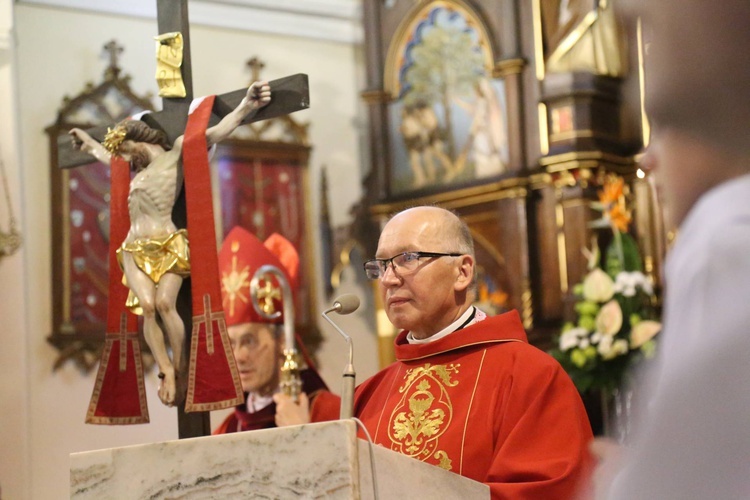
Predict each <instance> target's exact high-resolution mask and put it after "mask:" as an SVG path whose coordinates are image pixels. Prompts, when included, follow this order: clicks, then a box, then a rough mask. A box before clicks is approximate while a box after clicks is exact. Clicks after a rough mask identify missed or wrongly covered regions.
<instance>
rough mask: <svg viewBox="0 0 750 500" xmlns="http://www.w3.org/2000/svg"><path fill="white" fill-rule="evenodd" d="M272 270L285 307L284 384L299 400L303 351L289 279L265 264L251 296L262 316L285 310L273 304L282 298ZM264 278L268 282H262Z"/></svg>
mask: <svg viewBox="0 0 750 500" xmlns="http://www.w3.org/2000/svg"><path fill="white" fill-rule="evenodd" d="M269 274H272V275H273V276H275V277H276V280H277V281H278V282H279V286H280V287H281V300H282V302H283V311H284V365H283V366H282V367H281V382H280V386H281V390H282V391H283V392H284V394H286V395H287V396H291V397H292V399H293V400H294V401H295V402H297V400H298V399H299V394H300V392H301V391H302V380H301V379H300V375H299V372H300V368H299V361H298V359H299V355H298V353H297V347H296V346H295V344H294V300H293V298H292V289H291V287H290V286H289V282H288V281H287V279H286V277H285V276H284V274H283V273H282V272H281V270H279V268H277V267H276V266H271V265H265V266H261V267H260V268H258V270H257V271H255V274H254V275H253V279H252V280H250V296H251V297H252V302H253V307H254V308H255V310H256V311H257V313H258V314H260V315H261V316H262V317H264V318H266V319H276V318H278V317H279V316H280V315H281V311H277V310H275V308H274V306H273V299H278V298H279V291H278V289H274V287H273V284H272V283H271V280H270V278H269V276H268V275H269ZM261 282H264V284H263V285H262V286H261ZM261 301H262V303H261Z"/></svg>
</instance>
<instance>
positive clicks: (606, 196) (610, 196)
mask: <svg viewBox="0 0 750 500" xmlns="http://www.w3.org/2000/svg"><path fill="white" fill-rule="evenodd" d="M624 185H625V180H624V179H623V178H622V177H615V176H612V177H608V178H607V180H606V181H605V182H604V188H603V189H602V190H601V191H599V202H601V204H602V205H612V204H616V203H617V202H618V201H620V199H621V198H622V191H623V187H624Z"/></svg>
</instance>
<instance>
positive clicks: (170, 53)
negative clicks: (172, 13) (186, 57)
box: [154, 32, 187, 97]
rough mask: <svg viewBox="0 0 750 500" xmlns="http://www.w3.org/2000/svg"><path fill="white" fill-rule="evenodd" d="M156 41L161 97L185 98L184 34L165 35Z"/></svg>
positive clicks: (158, 82) (157, 80) (157, 78)
mask: <svg viewBox="0 0 750 500" xmlns="http://www.w3.org/2000/svg"><path fill="white" fill-rule="evenodd" d="M154 39H155V40H156V83H157V84H158V85H159V97H185V96H186V95H187V91H186V90H185V83H184V82H183V81H182V72H181V71H180V68H181V66H182V48H183V40H182V33H180V32H173V33H164V34H162V35H159V36H156V37H154Z"/></svg>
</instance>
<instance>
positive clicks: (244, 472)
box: [70, 420, 490, 500]
mask: <svg viewBox="0 0 750 500" xmlns="http://www.w3.org/2000/svg"><path fill="white" fill-rule="evenodd" d="M489 497H490V494H489V487H488V486H487V485H485V484H482V483H478V482H476V481H472V480H470V479H467V478H464V477H462V476H459V475H457V474H454V473H452V472H448V471H445V470H442V469H440V468H438V467H435V466H433V465H429V464H425V463H422V462H420V461H418V460H414V459H412V458H409V457H406V456H404V455H401V454H399V453H396V452H394V451H391V450H387V449H385V448H383V447H381V446H377V445H370V444H369V443H368V442H367V441H364V440H361V439H358V438H357V424H356V422H355V421H353V420H338V421H334V422H323V423H317V424H307V425H300V426H293V427H286V428H280V429H267V430H260V431H252V432H240V433H234V434H225V435H221V436H206V437H198V438H191V439H181V440H178V441H166V442H161V443H153V444H145V445H136V446H127V447H122V448H112V449H105V450H97V451H89V452H82V453H73V454H71V455H70V498H71V499H76V500H83V499H97V500H103V499H118V500H119V499H140V498H151V499H166V498H191V499H202V498H278V499H286V498H326V499H342V500H351V499H370V498H381V499H389V498H430V499H432V500H436V499H446V500H449V499H450V500H452V499H456V498H471V499H481V498H489Z"/></svg>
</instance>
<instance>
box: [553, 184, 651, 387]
mask: <svg viewBox="0 0 750 500" xmlns="http://www.w3.org/2000/svg"><path fill="white" fill-rule="evenodd" d="M624 188H625V185H624V181H623V179H622V178H621V177H618V176H615V175H610V176H608V177H607V179H606V180H605V183H604V186H603V189H602V190H601V191H600V192H599V201H598V202H596V203H593V208H594V209H597V210H600V211H601V212H602V217H601V218H600V219H598V220H596V221H594V222H593V223H592V225H593V226H594V227H600V228H607V229H610V230H611V232H612V240H611V243H610V244H609V246H608V247H607V250H606V252H605V254H604V255H603V256H601V255H600V252H599V248H598V244H597V242H596V240H594V242H593V243H592V248H591V249H586V250H585V253H586V255H587V257H588V268H589V272H588V273H587V274H586V276H585V277H584V279H583V281H582V282H581V283H580V284H578V285H576V287H575V288H574V293H575V295H576V297H577V302H576V304H575V311H576V314H577V320H576V322H569V323H566V324H565V325H564V326H563V328H562V332H561V334H560V336H559V338H558V345H557V347H556V348H555V349H553V350H552V351H551V354H552V355H553V356H554V357H555V358H556V359H557V360H558V361H559V362H560V364H561V365H562V366H563V367H564V368H565V370H566V371H567V372H568V373H569V374H570V377H571V379H573V382H574V383H575V384H576V386H577V387H578V390H579V391H581V392H587V391H589V390H591V389H599V390H603V391H604V392H606V393H612V392H614V391H616V390H618V389H619V388H620V387H621V386H622V384H623V379H624V377H625V374H626V372H627V370H628V368H629V367H630V366H632V365H633V364H634V363H637V362H639V361H640V360H641V359H643V358H649V357H652V356H653V354H654V351H655V348H656V344H655V340H654V337H655V336H656V335H657V334H658V333H659V331H660V330H661V324H660V323H659V322H658V321H656V320H655V318H656V316H657V314H656V311H655V308H654V302H655V292H654V288H653V283H652V282H651V280H650V279H649V278H648V277H647V276H646V275H645V274H644V273H643V266H642V263H641V258H640V253H639V250H638V246H637V244H636V242H635V240H634V239H633V237H632V236H630V234H629V233H628V226H629V224H630V220H631V214H630V211H629V210H628V208H627V206H626V203H625V195H624Z"/></svg>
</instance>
